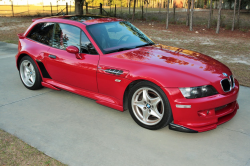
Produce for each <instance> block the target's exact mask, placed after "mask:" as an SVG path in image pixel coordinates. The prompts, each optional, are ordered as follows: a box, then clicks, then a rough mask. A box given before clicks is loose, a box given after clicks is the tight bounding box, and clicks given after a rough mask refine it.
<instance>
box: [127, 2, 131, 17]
mask: <svg viewBox="0 0 250 166" xmlns="http://www.w3.org/2000/svg"><path fill="white" fill-rule="evenodd" d="M130 5H131V0H129V4H128V13H129V15H130Z"/></svg>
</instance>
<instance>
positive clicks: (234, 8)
mask: <svg viewBox="0 0 250 166" xmlns="http://www.w3.org/2000/svg"><path fill="white" fill-rule="evenodd" d="M236 3H237V0H235V1H234V16H233V25H232V31H234V21H235V12H236Z"/></svg>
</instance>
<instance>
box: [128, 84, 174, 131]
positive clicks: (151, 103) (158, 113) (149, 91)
mask: <svg viewBox="0 0 250 166" xmlns="http://www.w3.org/2000/svg"><path fill="white" fill-rule="evenodd" d="M129 111H130V114H131V116H132V118H133V119H134V120H135V122H137V123H138V124H139V125H140V126H142V127H144V128H147V129H151V130H156V129H160V128H162V127H165V126H166V125H168V124H169V123H170V122H171V121H172V112H171V108H170V105H169V102H168V99H167V97H166V95H165V93H164V92H163V91H162V90H161V88H160V87H158V86H157V85H155V84H153V83H151V82H147V81H143V82H140V83H138V84H136V85H135V86H134V87H133V88H132V89H131V91H130V94H129Z"/></svg>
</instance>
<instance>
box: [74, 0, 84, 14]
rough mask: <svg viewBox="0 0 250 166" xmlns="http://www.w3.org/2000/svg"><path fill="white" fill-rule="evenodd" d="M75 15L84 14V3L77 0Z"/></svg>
mask: <svg viewBox="0 0 250 166" xmlns="http://www.w3.org/2000/svg"><path fill="white" fill-rule="evenodd" d="M75 14H76V15H82V14H83V1H82V0H75Z"/></svg>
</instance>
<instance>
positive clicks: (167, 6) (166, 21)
mask: <svg viewBox="0 0 250 166" xmlns="http://www.w3.org/2000/svg"><path fill="white" fill-rule="evenodd" d="M167 1H168V2H167V18H166V29H168V17H169V1H170V0H167Z"/></svg>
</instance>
